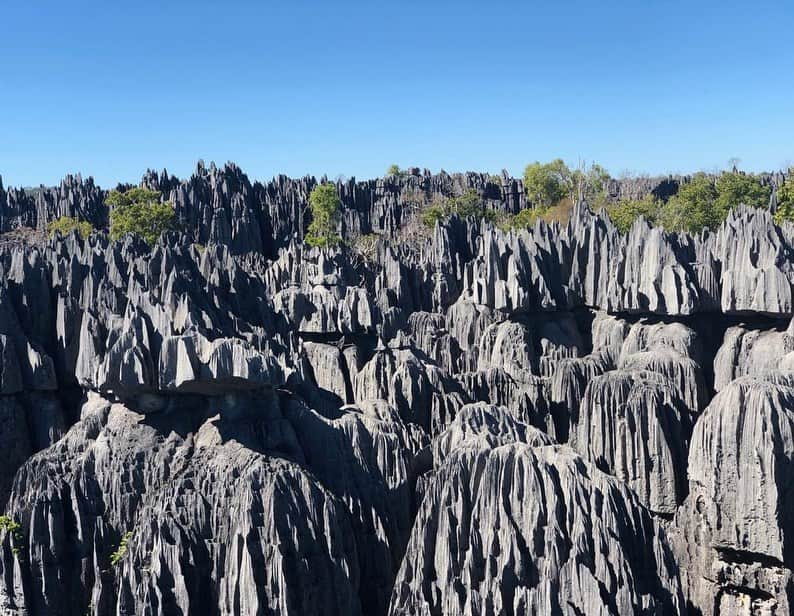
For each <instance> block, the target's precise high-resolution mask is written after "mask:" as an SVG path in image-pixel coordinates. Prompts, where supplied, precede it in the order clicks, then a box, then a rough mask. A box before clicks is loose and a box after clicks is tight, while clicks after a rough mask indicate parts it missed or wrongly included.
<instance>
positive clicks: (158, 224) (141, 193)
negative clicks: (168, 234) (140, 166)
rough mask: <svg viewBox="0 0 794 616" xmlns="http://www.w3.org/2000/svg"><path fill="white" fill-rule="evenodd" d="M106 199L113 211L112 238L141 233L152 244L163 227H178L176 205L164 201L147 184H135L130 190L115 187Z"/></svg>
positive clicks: (166, 229) (111, 222)
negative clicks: (139, 186) (140, 186)
mask: <svg viewBox="0 0 794 616" xmlns="http://www.w3.org/2000/svg"><path fill="white" fill-rule="evenodd" d="M105 203H107V205H109V206H110V207H111V208H112V209H111V211H110V238H111V239H112V240H117V239H120V238H121V237H123V236H124V234H126V233H137V234H138V235H140V236H141V237H142V238H143V239H144V241H145V242H146V243H147V244H149V245H150V246H151V245H153V244H154V243H155V242H156V241H157V239H158V238H159V237H160V234H161V233H162V232H163V231H168V230H171V229H174V228H175V227H176V213H175V212H174V208H173V206H172V205H171V204H170V203H168V202H166V203H161V202H160V193H159V192H157V191H155V190H148V189H146V188H131V189H130V190H128V191H126V192H120V191H118V190H113V191H111V192H110V194H108V196H107V199H105Z"/></svg>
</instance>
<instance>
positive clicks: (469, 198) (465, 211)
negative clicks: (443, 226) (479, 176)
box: [420, 189, 498, 229]
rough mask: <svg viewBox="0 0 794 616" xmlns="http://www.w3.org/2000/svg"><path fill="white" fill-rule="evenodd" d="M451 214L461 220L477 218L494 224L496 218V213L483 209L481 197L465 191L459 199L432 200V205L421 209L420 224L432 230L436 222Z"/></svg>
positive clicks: (470, 191)
mask: <svg viewBox="0 0 794 616" xmlns="http://www.w3.org/2000/svg"><path fill="white" fill-rule="evenodd" d="M453 214H457V215H458V216H460V217H461V218H477V219H478V220H483V219H484V220H488V221H491V222H495V221H496V220H497V218H498V214H497V212H495V211H493V210H489V209H486V208H485V204H484V203H483V200H482V197H480V195H479V193H478V192H477V191H476V190H474V189H469V190H467V191H466V192H465V193H463V194H462V195H460V196H459V197H450V198H447V199H444V198H442V199H438V198H437V199H434V200H433V202H432V203H430V204H429V205H425V206H424V207H423V208H422V210H421V214H420V216H421V220H422V224H424V225H425V226H426V227H428V228H430V229H432V228H433V227H435V226H436V222H438V221H440V220H446V219H447V218H449V217H450V216H452V215H453Z"/></svg>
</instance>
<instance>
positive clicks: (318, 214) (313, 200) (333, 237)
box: [306, 184, 342, 248]
mask: <svg viewBox="0 0 794 616" xmlns="http://www.w3.org/2000/svg"><path fill="white" fill-rule="evenodd" d="M339 206H340V202H339V195H337V193H336V186H334V185H333V184H318V185H317V186H315V187H314V189H313V190H312V192H311V194H310V195H309V208H310V209H311V212H312V222H311V224H309V232H308V234H307V235H306V243H307V244H309V246H324V247H325V248H328V247H329V246H336V245H337V244H339V243H340V242H341V241H342V238H340V237H339V236H338V235H337V233H336V222H337V217H338V215H339Z"/></svg>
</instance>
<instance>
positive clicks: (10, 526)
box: [0, 515, 24, 556]
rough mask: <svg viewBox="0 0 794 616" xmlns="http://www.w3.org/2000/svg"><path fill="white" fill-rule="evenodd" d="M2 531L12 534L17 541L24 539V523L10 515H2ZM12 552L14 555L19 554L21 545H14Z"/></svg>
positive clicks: (0, 518) (0, 523)
mask: <svg viewBox="0 0 794 616" xmlns="http://www.w3.org/2000/svg"><path fill="white" fill-rule="evenodd" d="M0 531H3V532H5V533H8V534H9V535H11V536H12V537H13V538H14V541H16V542H20V543H21V542H22V541H23V540H24V537H23V536H22V525H21V524H20V523H19V522H17V521H16V520H14V519H13V518H12V517H11V516H9V515H0ZM11 553H12V554H14V556H19V547H18V546H16V545H15V546H13V547H12V548H11Z"/></svg>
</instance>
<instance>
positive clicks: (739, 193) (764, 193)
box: [714, 171, 772, 221]
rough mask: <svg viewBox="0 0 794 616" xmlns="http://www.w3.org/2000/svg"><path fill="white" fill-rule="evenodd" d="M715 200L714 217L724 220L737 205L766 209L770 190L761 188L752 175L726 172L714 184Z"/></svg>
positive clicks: (766, 187)
mask: <svg viewBox="0 0 794 616" xmlns="http://www.w3.org/2000/svg"><path fill="white" fill-rule="evenodd" d="M715 188H716V189H717V199H716V200H715V202H714V208H715V212H714V214H715V216H716V217H717V218H719V219H720V221H723V220H725V218H726V217H727V216H728V212H730V211H731V209H733V208H734V207H736V206H737V205H739V204H742V203H743V204H744V205H749V206H751V207H759V208H761V207H767V205H768V204H769V196H770V195H771V193H772V188H771V187H769V186H762V185H761V183H760V182H759V181H758V179H757V178H755V177H753V176H752V175H747V174H744V173H737V172H735V171H734V172H726V173H723V174H722V175H720V177H718V178H717V181H716V183H715Z"/></svg>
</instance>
